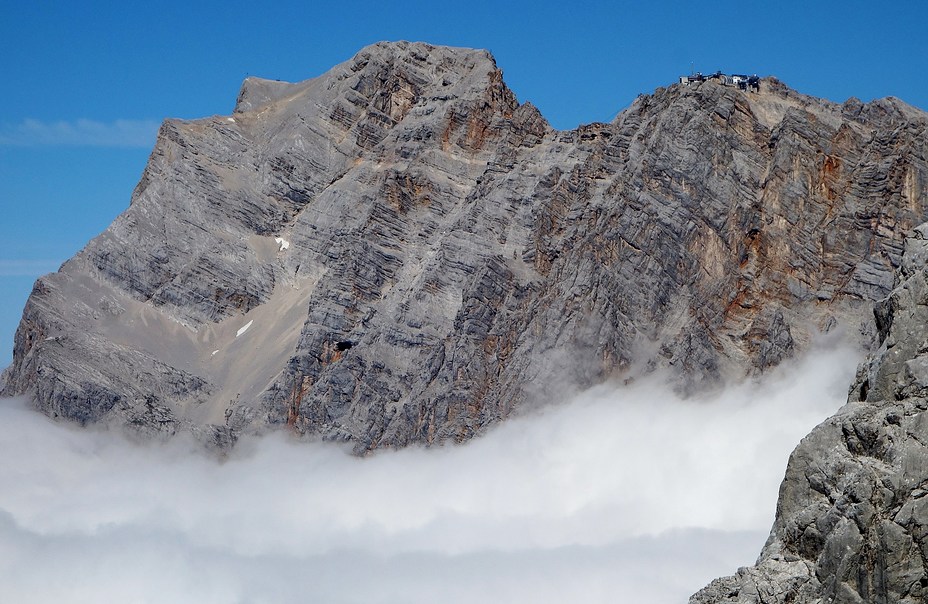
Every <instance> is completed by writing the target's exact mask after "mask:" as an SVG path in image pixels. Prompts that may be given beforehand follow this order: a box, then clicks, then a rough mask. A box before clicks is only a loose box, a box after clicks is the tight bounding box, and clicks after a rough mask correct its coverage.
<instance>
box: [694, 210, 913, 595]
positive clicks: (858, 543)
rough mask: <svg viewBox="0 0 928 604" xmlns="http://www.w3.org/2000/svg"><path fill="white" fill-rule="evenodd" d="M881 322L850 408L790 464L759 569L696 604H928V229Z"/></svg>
mask: <svg viewBox="0 0 928 604" xmlns="http://www.w3.org/2000/svg"><path fill="white" fill-rule="evenodd" d="M876 319H877V325H878V326H879V337H880V342H881V343H880V348H879V350H878V351H877V352H876V354H874V355H873V356H872V357H871V359H870V360H869V362H867V363H865V364H864V365H863V366H861V368H860V370H859V372H858V376H857V380H856V383H855V384H854V385H853V387H852V389H851V393H850V397H849V402H848V404H847V405H845V406H844V407H843V408H842V409H841V410H840V411H839V412H838V413H837V414H835V415H834V416H833V417H832V418H830V419H828V420H827V421H825V422H824V423H822V424H821V425H819V426H818V427H817V428H816V429H815V430H813V432H812V433H811V434H809V435H808V436H807V437H806V438H805V439H803V441H802V443H801V444H800V445H799V446H798V447H797V448H796V450H795V452H794V453H793V455H792V457H791V458H790V461H789V466H788V467H787V470H786V478H785V479H784V481H783V484H782V486H781V487H780V499H779V503H778V505H777V517H776V521H775V524H774V526H773V530H772V532H771V535H770V538H769V540H768V541H767V544H766V546H765V547H764V549H763V552H762V553H761V555H760V559H759V560H758V562H757V565H756V566H754V567H752V568H742V569H740V570H739V571H738V573H737V574H736V575H735V576H732V577H726V578H723V579H718V580H716V581H714V582H713V583H712V584H710V585H709V586H708V587H706V588H705V589H703V590H702V591H701V592H699V593H698V594H696V595H694V596H693V597H692V598H691V599H690V604H710V603H711V604H716V603H722V602H729V603H734V602H739V603H760V602H763V603H767V604H780V603H783V604H785V603H787V602H791V603H794V604H806V603H809V604H811V603H819V602H833V603H836V604H845V603H847V604H851V603H853V604H861V603H865V602H866V603H868V604H921V603H924V602H926V601H928V224H925V225H922V226H921V227H919V228H918V229H917V230H916V231H915V233H914V234H913V235H912V237H910V238H909V239H907V240H906V246H905V254H904V256H903V261H902V266H901V267H900V271H899V284H898V286H897V287H896V288H895V289H894V290H893V292H892V294H891V295H890V296H889V297H888V298H887V299H886V300H884V301H882V302H881V303H880V304H879V305H878V306H877V310H876Z"/></svg>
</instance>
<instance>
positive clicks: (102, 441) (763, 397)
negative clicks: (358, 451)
mask: <svg viewBox="0 0 928 604" xmlns="http://www.w3.org/2000/svg"><path fill="white" fill-rule="evenodd" d="M859 360H860V358H859V355H858V354H857V353H854V352H850V351H849V350H847V349H844V348H841V347H833V346H830V345H828V344H825V343H823V344H820V345H819V346H817V347H814V349H813V350H812V351H811V353H809V354H807V355H806V356H805V357H804V358H803V359H801V360H800V361H798V362H795V363H792V364H789V365H787V366H784V367H781V368H780V369H778V370H777V371H775V372H773V373H771V374H769V375H768V376H767V377H765V378H764V379H763V380H762V381H760V382H756V381H755V382H746V383H744V384H740V385H737V386H732V387H729V388H727V389H725V390H724V391H722V392H720V393H717V394H715V395H713V396H709V397H704V398H700V399H689V400H680V398H679V397H677V396H675V395H674V394H673V393H672V392H671V391H670V390H669V389H668V388H667V387H666V386H664V385H663V384H662V383H661V382H660V380H658V379H657V378H656V377H652V378H651V379H648V380H642V381H639V382H637V383H634V384H632V385H630V386H627V387H617V386H601V387H598V388H595V389H593V390H590V391H587V392H585V393H583V394H582V395H580V396H577V397H576V398H574V399H573V400H571V401H567V402H565V403H563V404H561V405H555V406H549V407H546V408H544V409H539V410H535V411H533V412H531V413H527V414H525V415H524V416H522V417H518V418H515V419H512V420H510V421H508V422H505V423H503V424H502V425H500V426H498V427H496V428H495V429H493V430H491V431H490V432H489V433H488V434H486V435H485V436H483V437H481V438H478V439H476V440H474V441H472V442H469V443H467V444H466V445H462V446H448V447H442V448H435V449H430V450H424V449H406V450H402V451H383V452H379V453H377V454H375V455H373V456H370V457H366V458H357V457H353V456H351V455H350V454H348V453H347V452H346V451H345V450H344V449H343V448H341V447H339V446H336V445H331V444H324V443H322V444H321V443H315V444H314V443H306V442H294V440H293V439H292V438H290V437H288V436H287V435H285V434H277V435H273V436H269V437H264V438H260V439H255V440H250V441H246V442H243V443H241V444H240V446H238V447H236V449H235V450H234V451H233V452H232V454H231V455H230V456H229V457H228V458H226V459H225V460H222V461H220V460H217V459H216V458H215V457H211V456H209V455H208V454H206V453H204V452H202V450H201V449H200V448H198V447H197V446H196V445H194V444H192V443H189V442H184V441H182V440H181V439H177V440H175V441H172V442H170V443H167V444H145V445H139V444H134V443H131V442H129V441H127V440H126V439H124V438H123V437H121V436H120V435H119V434H118V433H115V432H101V431H97V430H85V429H79V428H75V427H73V426H70V425H62V424H60V423H55V422H52V421H51V420H49V419H47V418H46V417H44V416H42V415H40V414H38V413H36V412H34V411H32V410H30V409H29V408H28V407H27V405H26V404H25V403H24V402H22V401H17V400H4V401H0V601H2V602H17V603H31V602H36V603H38V602H42V603H45V602H56V601H60V602H73V603H77V602H88V603H91V602H92V603H99V602H125V603H129V602H131V603H148V602H158V603H162V602H164V603H168V602H170V603H186V602H190V603H197V604H206V603H214V602H215V603H242V604H245V603H248V604H251V603H265V602H267V603H280V602H316V603H346V604H347V603H362V602H363V603H365V604H370V603H385V604H386V603H390V604H397V603H426V602H428V603H434V602H443V603H452V604H453V603H457V602H461V603H464V602H468V603H473V602H532V603H539V604H543V603H548V602H550V603H559V604H560V603H563V602H586V603H598V602H648V603H654V604H661V603H671V602H677V603H679V602H685V601H686V599H687V597H688V596H689V595H690V594H691V593H693V592H694V591H696V590H698V589H699V588H701V587H702V586H703V585H705V584H706V583H708V582H709V581H710V580H711V579H713V578H714V577H717V576H720V575H725V574H731V573H732V572H734V571H735V570H736V569H737V567H739V566H744V565H749V564H752V563H753V562H754V560H755V558H756V557H757V555H758V553H759V552H760V549H761V547H762V545H763V543H764V541H765V539H766V537H767V535H768V532H769V530H770V526H771V523H772V521H773V515H774V510H775V505H776V495H777V489H778V487H779V483H780V480H781V479H782V476H783V472H784V469H785V467H786V462H787V458H788V456H789V453H790V452H791V450H792V449H793V448H794V447H795V446H796V444H798V442H799V440H800V439H801V438H802V437H803V436H804V435H806V434H807V433H808V432H809V431H810V430H811V429H812V428H813V427H814V426H815V425H816V424H817V423H818V422H820V421H821V420H823V419H825V418H826V417H828V416H829V415H831V414H832V413H833V412H834V411H836V410H837V409H838V408H839V407H840V406H841V405H842V404H843V403H844V401H845V398H846V394H847V388H848V385H849V383H850V382H851V379H852V377H853V373H854V370H855V368H856V364H857V362H858V361H859Z"/></svg>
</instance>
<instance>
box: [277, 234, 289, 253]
mask: <svg viewBox="0 0 928 604" xmlns="http://www.w3.org/2000/svg"><path fill="white" fill-rule="evenodd" d="M274 241H276V242H277V245H279V246H280V249H279V250H277V251H278V252H282V251H284V250H285V249H287V248H289V247H290V242H289V241H287V240H286V239H284V238H283V237H274Z"/></svg>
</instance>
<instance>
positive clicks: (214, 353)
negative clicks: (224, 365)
mask: <svg viewBox="0 0 928 604" xmlns="http://www.w3.org/2000/svg"><path fill="white" fill-rule="evenodd" d="M248 325H251V323H249V324H248ZM248 325H246V326H245V327H243V328H242V329H248ZM217 352H219V351H218V350H214V351H213V353H212V354H211V355H209V356H211V357H214V356H216V353H217Z"/></svg>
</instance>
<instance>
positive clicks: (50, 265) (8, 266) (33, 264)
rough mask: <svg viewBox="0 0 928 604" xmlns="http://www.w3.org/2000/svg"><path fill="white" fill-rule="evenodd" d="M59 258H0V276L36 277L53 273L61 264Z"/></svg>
mask: <svg viewBox="0 0 928 604" xmlns="http://www.w3.org/2000/svg"><path fill="white" fill-rule="evenodd" d="M61 262H62V261H61V260H50V259H45V258H41V259H35V258H30V259H24V260H7V259H3V258H0V277H38V276H40V275H44V274H46V273H53V272H55V271H57V270H58V267H60V266H61Z"/></svg>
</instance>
